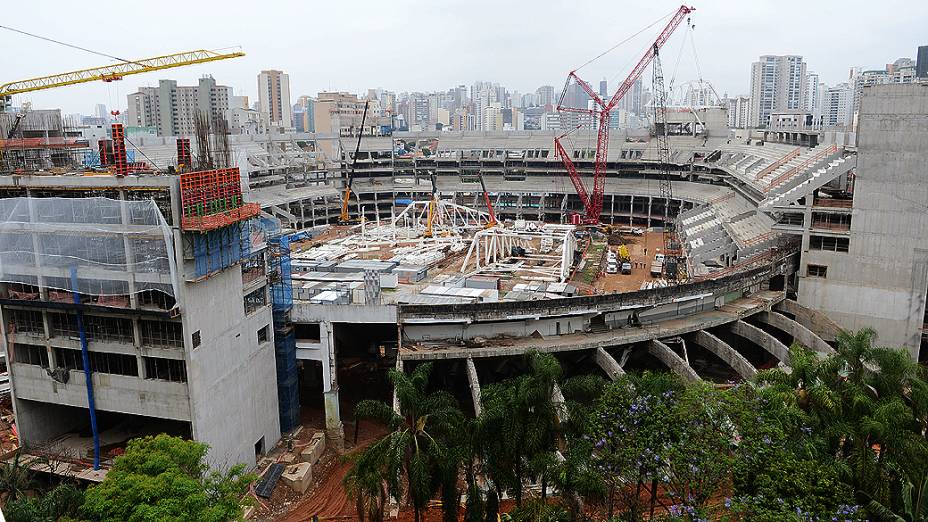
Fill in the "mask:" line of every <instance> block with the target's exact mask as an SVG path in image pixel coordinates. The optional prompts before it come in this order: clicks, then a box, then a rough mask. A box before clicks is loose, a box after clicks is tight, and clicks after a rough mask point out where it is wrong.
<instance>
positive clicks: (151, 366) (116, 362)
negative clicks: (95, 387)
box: [12, 344, 187, 382]
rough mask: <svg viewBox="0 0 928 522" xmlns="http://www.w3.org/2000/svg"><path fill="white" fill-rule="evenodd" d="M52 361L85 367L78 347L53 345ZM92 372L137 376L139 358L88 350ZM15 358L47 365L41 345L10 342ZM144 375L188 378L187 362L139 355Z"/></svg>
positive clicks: (62, 365)
mask: <svg viewBox="0 0 928 522" xmlns="http://www.w3.org/2000/svg"><path fill="white" fill-rule="evenodd" d="M54 350H55V364H56V366H58V367H60V368H64V369H66V370H78V371H84V358H83V354H81V351H80V350H73V349H70V348H55V349H54ZM88 356H89V358H90V369H91V370H92V371H93V372H99V373H108V374H113V375H126V376H129V377H138V376H139V367H138V361H137V359H136V357H135V356H134V355H128V354H123V353H107V352H89V353H88ZM12 358H13V361H14V362H17V363H22V364H31V365H34V366H41V367H42V368H49V360H48V351H47V350H46V349H45V347H44V346H37V345H32V344H15V345H13V352H12ZM142 362H143V364H144V365H145V378H146V379H158V380H163V381H173V382H187V366H186V364H185V363H184V361H182V360H177V359H164V358H161V357H142Z"/></svg>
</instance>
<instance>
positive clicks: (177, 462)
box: [81, 434, 255, 522]
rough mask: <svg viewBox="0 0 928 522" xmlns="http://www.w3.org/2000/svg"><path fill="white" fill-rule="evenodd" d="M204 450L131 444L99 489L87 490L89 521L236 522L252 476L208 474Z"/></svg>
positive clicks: (172, 440)
mask: <svg viewBox="0 0 928 522" xmlns="http://www.w3.org/2000/svg"><path fill="white" fill-rule="evenodd" d="M207 451H208V446H207V445H206V444H203V443H200V442H195V441H189V440H184V439H181V438H178V437H171V436H168V435H165V434H161V435H157V436H155V437H145V438H141V439H133V440H130V441H129V444H128V445H127V446H126V452H125V454H124V455H122V456H120V457H117V458H116V461H115V462H114V463H113V467H112V469H110V471H109V472H108V473H107V475H106V478H105V479H104V480H103V482H101V483H100V484H98V485H96V486H92V487H91V488H89V489H88V490H87V493H86V496H85V500H84V504H83V506H82V508H81V511H82V513H83V515H84V516H85V517H86V518H87V519H89V520H91V521H101V522H117V521H119V522H124V521H125V522H134V521H152V520H177V521H190V522H194V521H198V522H199V521H206V522H226V521H230V520H240V519H241V516H242V507H243V505H242V502H243V501H242V496H243V495H244V494H245V492H246V491H247V490H248V486H249V484H250V483H251V482H252V481H253V480H254V478H255V477H254V476H253V475H251V474H248V473H245V466H244V465H236V466H233V467H232V468H231V469H230V470H229V471H228V472H226V473H220V472H218V471H210V470H209V468H208V466H207V465H206V463H205V462H204V458H205V457H206V453H207Z"/></svg>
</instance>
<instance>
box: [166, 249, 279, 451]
mask: <svg viewBox="0 0 928 522" xmlns="http://www.w3.org/2000/svg"><path fill="white" fill-rule="evenodd" d="M183 293H184V297H185V300H184V314H183V321H184V337H185V341H184V342H185V344H186V345H187V346H188V351H187V376H188V382H189V389H190V408H191V415H192V418H193V437H194V438H195V439H197V440H200V441H203V442H206V443H208V444H209V445H210V446H211V449H210V452H209V456H208V459H209V462H210V464H211V465H213V466H220V467H221V466H223V465H231V464H235V463H239V462H242V463H245V464H249V465H252V464H254V463H255V452H254V445H255V443H256V442H257V441H258V440H260V439H261V438H262V437H264V447H265V448H270V447H272V446H273V445H274V444H275V443H276V442H277V441H278V440H279V439H280V420H279V414H278V408H277V371H276V363H275V360H274V343H273V325H271V308H270V306H266V307H264V308H260V309H258V310H257V311H255V312H253V313H252V314H251V315H248V316H246V315H245V308H244V304H243V300H242V298H243V295H242V293H243V292H242V274H241V269H240V268H239V267H237V266H235V267H232V268H231V269H228V270H225V271H223V272H219V273H217V274H215V275H213V276H212V277H210V278H208V279H206V280H203V281H200V282H198V283H186V284H184V289H183ZM268 302H270V301H268ZM266 325H271V328H270V329H269V330H271V332H270V333H271V335H269V338H268V341H267V342H263V343H260V344H259V343H258V337H257V332H258V330H259V329H260V328H262V327H264V326H266ZM197 331H199V332H200V338H201V344H200V346H199V347H197V348H192V346H193V345H192V340H191V336H192V334H193V333H194V332H197Z"/></svg>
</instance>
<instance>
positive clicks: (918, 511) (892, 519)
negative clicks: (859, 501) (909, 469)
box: [866, 475, 928, 522]
mask: <svg viewBox="0 0 928 522" xmlns="http://www.w3.org/2000/svg"><path fill="white" fill-rule="evenodd" d="M901 496H902V509H901V510H900V511H899V513H901V514H897V513H896V512H893V510H892V509H890V508H888V507H886V506H884V505H883V504H881V503H879V502H877V501H876V500H873V499H870V501H869V502H867V505H866V508H867V513H869V514H870V516H872V517H874V518H875V519H876V520H877V521H878V522H926V521H928V475H925V476H924V477H923V478H922V480H921V482H920V483H919V485H918V490H916V489H915V486H914V485H913V484H912V483H911V482H910V481H909V480H908V479H906V480H904V481H903V484H902V495H901Z"/></svg>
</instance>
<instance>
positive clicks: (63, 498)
mask: <svg viewBox="0 0 928 522" xmlns="http://www.w3.org/2000/svg"><path fill="white" fill-rule="evenodd" d="M83 502H84V492H83V490H81V489H78V488H77V487H75V486H74V485H73V484H59V485H58V486H56V487H55V488H53V489H52V490H51V491H49V492H48V493H46V494H45V495H42V496H40V497H25V496H21V497H19V498H17V499H16V500H12V501H10V502H8V503H7V504H6V506H4V508H3V513H4V515H5V516H6V520H7V521H9V522H56V521H58V520H63V519H65V518H73V517H77V516H78V515H79V513H78V511H79V510H80V507H81V504H83Z"/></svg>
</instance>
